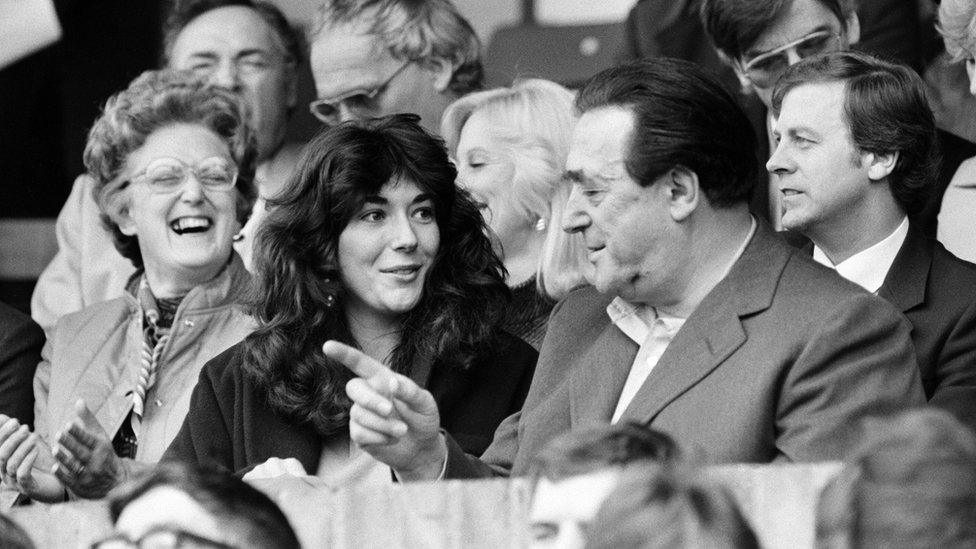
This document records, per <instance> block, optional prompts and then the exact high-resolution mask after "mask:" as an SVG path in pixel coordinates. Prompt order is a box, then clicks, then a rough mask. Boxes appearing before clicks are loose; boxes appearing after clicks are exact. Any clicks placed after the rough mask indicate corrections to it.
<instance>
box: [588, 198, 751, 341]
mask: <svg viewBox="0 0 976 549" xmlns="http://www.w3.org/2000/svg"><path fill="white" fill-rule="evenodd" d="M750 221H751V222H752V224H751V225H750V226H749V234H747V235H746V238H745V240H743V241H742V245H740V246H739V249H738V250H736V252H735V255H734V256H733V257H732V261H730V262H729V264H728V266H726V268H725V273H724V274H723V275H722V278H725V277H726V276H727V275H728V274H729V271H731V270H732V266H733V265H735V262H736V261H738V260H739V258H740V257H742V254H743V253H744V252H745V251H746V246H748V245H749V242H751V241H752V237H753V236H754V235H755V234H756V226H757V224H756V218H754V217H751V218H750ZM607 316H609V317H610V321H611V322H613V323H614V324H615V325H616V326H617V328H620V331H621V332H623V333H624V334H626V335H627V337H629V338H630V339H632V340H633V341H634V342H636V343H637V344H638V345H641V344H643V343H644V340H645V339H647V334H648V333H649V332H650V326H651V325H652V324H653V323H654V321H655V320H657V319H660V320H661V321H662V322H663V323H664V325H665V326H666V327H667V328H668V329H669V330H673V331H674V332H677V331H678V329H679V328H681V326H682V325H683V324H684V322H685V319H683V318H679V317H676V316H669V315H664V314H662V313H661V312H660V311H658V310H657V309H655V308H654V307H652V306H650V305H646V304H643V303H631V302H629V301H625V300H624V299H622V298H621V297H620V296H617V297H615V298H613V301H611V302H610V304H609V305H607Z"/></svg>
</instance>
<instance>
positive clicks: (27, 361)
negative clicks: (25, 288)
mask: <svg viewBox="0 0 976 549" xmlns="http://www.w3.org/2000/svg"><path fill="white" fill-rule="evenodd" d="M43 347H44V332H43V331H41V328H40V327H39V326H38V325H37V324H35V323H34V321H33V320H31V319H30V317H28V316H27V315H25V314H23V313H21V312H20V311H17V310H16V309H13V308H12V307H8V306H7V305H5V304H3V303H0V414H5V415H7V416H10V417H14V418H17V420H18V421H20V422H21V423H26V424H27V425H30V426H31V428H32V429H33V426H34V384H33V383H34V370H36V369H37V364H38V363H39V362H40V361H41V349H42V348H43Z"/></svg>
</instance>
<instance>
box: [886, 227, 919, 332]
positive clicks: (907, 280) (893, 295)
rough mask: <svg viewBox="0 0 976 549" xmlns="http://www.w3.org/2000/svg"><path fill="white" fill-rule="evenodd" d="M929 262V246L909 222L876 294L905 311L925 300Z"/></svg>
mask: <svg viewBox="0 0 976 549" xmlns="http://www.w3.org/2000/svg"><path fill="white" fill-rule="evenodd" d="M931 266H932V247H931V246H929V245H928V243H927V242H926V240H925V237H924V236H922V235H921V234H919V233H918V231H916V230H915V228H914V227H911V226H909V228H908V236H906V237H905V242H904V244H902V245H901V249H900V250H898V255H897V256H895V261H894V263H892V264H891V269H889V270H888V275H887V276H886V277H885V280H884V284H882V285H881V288H880V289H879V290H878V295H879V296H880V297H883V298H885V299H886V300H888V302H889V303H892V304H894V305H895V306H896V307H898V309H899V310H900V311H901V312H903V313H904V312H908V310H910V309H912V308H914V307H916V306H917V305H919V304H921V303H923V302H925V285H926V283H927V282H928V278H929V268H930V267H931Z"/></svg>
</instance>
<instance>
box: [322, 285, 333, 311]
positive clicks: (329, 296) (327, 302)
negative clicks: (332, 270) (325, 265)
mask: <svg viewBox="0 0 976 549" xmlns="http://www.w3.org/2000/svg"><path fill="white" fill-rule="evenodd" d="M323 282H325V283H326V284H328V283H330V282H332V279H331V278H328V277H326V278H325V280H323ZM335 300H336V298H335V295H334V294H333V293H332V292H329V293H327V294H325V306H326V307H327V308H329V309H331V308H332V306H333V305H335Z"/></svg>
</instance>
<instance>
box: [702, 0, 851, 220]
mask: <svg viewBox="0 0 976 549" xmlns="http://www.w3.org/2000/svg"><path fill="white" fill-rule="evenodd" d="M701 17H702V23H703V25H704V27H705V32H706V33H707V34H708V36H709V38H710V39H711V40H712V44H713V45H714V46H715V49H716V51H717V53H718V56H719V58H720V59H721V60H722V61H723V62H725V63H726V64H728V65H729V66H731V67H732V70H733V71H735V75H736V76H737V77H738V79H739V83H740V84H742V88H743V90H744V91H745V92H746V93H755V94H756V96H758V97H759V99H760V100H761V101H762V102H763V104H764V105H766V108H767V109H769V107H770V102H771V100H772V93H773V85H774V84H776V80H777V79H778V78H779V77H780V75H782V74H783V72H784V71H785V70H786V69H787V67H789V66H790V65H792V64H794V63H796V62H797V61H799V60H800V59H803V58H804V57H808V56H811V55H816V54H819V53H828V52H833V51H840V50H846V49H849V48H850V46H851V44H854V43H856V42H857V41H858V39H859V38H860V36H861V27H860V23H859V21H858V18H857V13H856V12H855V11H854V5H853V2H851V0H704V1H703V2H702V4H701ZM772 124H773V120H772V117H771V115H769V116H767V118H766V134H767V135H772V131H771V130H772ZM775 146H776V144H775V143H773V142H772V141H770V147H769V150H773V149H774V148H775ZM781 204H782V197H781V196H780V193H779V192H778V190H777V189H776V187H775V185H774V184H773V183H772V181H771V180H770V191H769V210H770V212H771V216H770V220H771V221H772V224H773V227H775V228H776V229H781V228H782V221H781V219H780V215H779V212H781V211H782V205H781Z"/></svg>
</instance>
